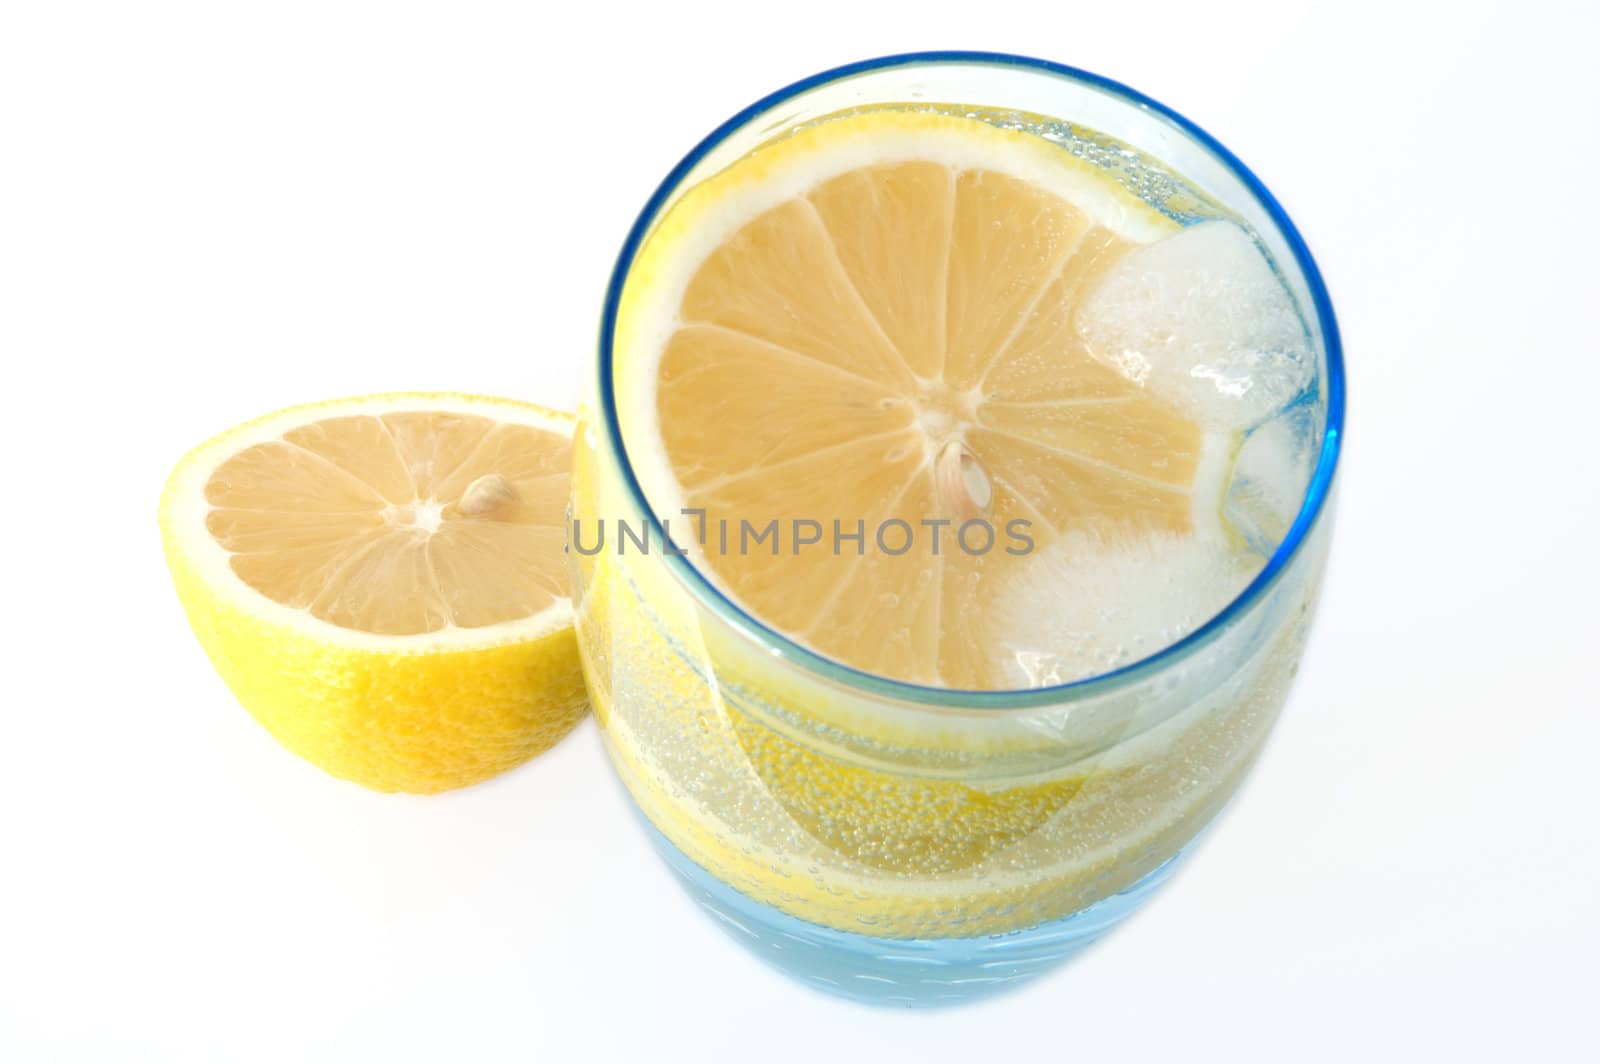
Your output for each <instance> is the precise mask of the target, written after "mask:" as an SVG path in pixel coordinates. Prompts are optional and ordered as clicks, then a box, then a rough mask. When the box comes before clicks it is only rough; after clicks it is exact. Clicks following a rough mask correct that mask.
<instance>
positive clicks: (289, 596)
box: [161, 395, 586, 792]
mask: <svg viewBox="0 0 1600 1064" xmlns="http://www.w3.org/2000/svg"><path fill="white" fill-rule="evenodd" d="M571 433H572V424H571V419H570V418H569V417H568V416H567V415H565V414H558V413H555V412H552V411H547V410H543V409H540V408H538V407H534V406H529V405H526V404H523V403H517V402H511V401H508V400H501V399H484V398H477V397H469V396H457V395H389V396H372V397H367V398H360V399H348V400H341V401H336V402H331V403H321V404H316V405H311V406H301V407H295V408H292V409H289V410H284V411H281V412H279V413H276V414H271V415H269V416H267V417H264V418H262V419H260V420H258V421H254V422H251V423H250V424H247V425H244V426H241V427H239V428H236V429H233V430H231V431H229V432H226V433H223V434H222V435H220V436H218V437H216V438H215V439H213V440H211V441H210V442H208V443H206V444H204V445H202V446H201V447H199V448H197V449H196V450H194V451H193V452H191V453H190V454H189V455H188V456H186V457H185V458H184V459H183V461H182V462H180V463H179V465H178V467H177V469H176V470H175V471H174V472H173V474H172V477H171V479H170V480H169V481H168V483H167V487H166V490H165V492H164V493H163V495H162V499H161V531H162V538H163V541H164V544H165V547H166V553H167V560H168V564H169V565H170V567H171V569H172V574H173V579H174V581H175V582H176V584H177V588H178V594H179V596H180V598H181V599H182V601H183V605H184V608H185V610H186V611H187V612H188V615H189V620H190V623H191V624H192V625H193V626H194V629H195V633H196V634H197V635H198V636H199V638H200V642H201V644H202V645H203V646H204V647H205V649H206V652H207V653H208V654H209V655H210V657H211V660H212V662H213V664H215V665H216V667H217V670H218V671H219V672H220V673H221V674H222V676H223V678H224V679H225V680H226V681H227V683H228V685H229V686H230V687H231V688H232V689H233V691H234V693H235V694H236V695H237V696H238V698H239V700H240V701H241V702H243V703H244V705H245V707H246V708H247V709H249V710H250V712H251V713H253V714H254V715H255V716H256V718H257V719H259V720H260V721H261V723H262V724H264V725H265V726H266V727H267V729H268V730H269V731H271V732H272V733H273V735H275V736H276V737H277V738H278V739H279V740H280V741H281V742H282V743H283V744H284V745H285V746H287V747H288V748H289V749H291V750H293V751H295V752H296V753H298V754H300V755H302V756H303V757H305V758H306V759H307V760H309V761H311V762H313V763H314V764H317V765H319V766H321V767H322V768H324V769H326V770H327V771H328V772H331V773H332V774H334V775H336V776H340V777H343V778H345V779H350V780H354V781H356V782H358V783H362V784H364V785H366V786H368V787H373V788H376V789H379V790H390V791H414V792H432V791H441V790H446V789H449V788H452V787H461V786H465V785H467V784H470V783H476V782H478V781H480V780H483V779H487V778H489V777H490V776H493V775H495V774H496V773H498V772H501V771H503V770H505V769H507V768H510V767H511V766H513V765H516V764H519V763H520V762H522V761H525V760H527V759H528V758H530V757H532V756H533V755H535V754H537V753H539V752H540V751H541V750H544V749H545V748H547V747H549V746H550V745H552V744H553V743H554V742H555V741H556V740H557V739H559V738H560V737H561V736H562V735H564V734H566V732H567V731H568V730H569V729H570V728H571V727H572V726H573V725H574V724H575V723H576V722H577V721H578V720H579V718H580V717H581V716H582V714H583V712H584V709H585V706H586V702H585V697H584V691H583V680H582V676H581V673H580V670H579V663H578V658H577V646H576V641H575V638H574V635H573V631H572V617H571V614H572V611H571V605H570V602H569V600H568V596H567V590H566V573H565V563H564V559H563V546H564V543H565V529H564V522H565V506H566V499H567V489H568V483H569V480H570V465H571Z"/></svg>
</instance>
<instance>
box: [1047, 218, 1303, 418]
mask: <svg viewBox="0 0 1600 1064" xmlns="http://www.w3.org/2000/svg"><path fill="white" fill-rule="evenodd" d="M1076 325H1077V330H1078V335H1079V337H1080V338H1081V339H1082V340H1083V342H1084V344H1085V346H1086V347H1087V349H1088V350H1089V353H1090V354H1091V355H1093V356H1094V357H1095V358H1097V359H1099V360H1100V361H1102V362H1104V363H1105V364H1106V365H1108V366H1110V367H1111V368H1113V369H1115V370H1116V371H1117V372H1119V373H1121V374H1122V375H1123V376H1124V377H1126V378H1127V379H1129V380H1131V381H1133V382H1135V383H1137V384H1141V385H1143V386H1144V387H1145V388H1147V389H1149V391H1150V393H1151V394H1153V395H1155V396H1158V397H1160V398H1163V399H1165V400H1167V401H1168V402H1171V403H1173V404H1175V405H1176V406H1178V407H1179V408H1181V409H1183V410H1185V411H1187V412H1188V413H1189V414H1190V416H1192V417H1194V418H1195V419H1196V420H1197V421H1198V422H1199V423H1200V424H1202V425H1204V426H1205V427H1207V428H1210V429H1218V430H1229V431H1239V430H1242V429H1246V428H1249V427H1251V426H1252V425H1257V424H1260V423H1261V422H1262V421H1264V420H1265V419H1266V418H1268V417H1269V416H1271V415H1272V414H1273V412H1275V411H1277V410H1279V409H1280V408H1282V407H1283V406H1284V405H1285V404H1286V403H1288V402H1289V401H1291V400H1292V399H1294V398H1295V396H1297V395H1298V394H1299V393H1300V392H1301V391H1302V390H1303V389H1304V388H1305V386H1306V385H1307V384H1308V383H1309V382H1310V380H1311V378H1312V375H1313V373H1314V372H1315V364H1314V362H1313V358H1312V351H1311V345H1310V343H1309V341H1308V339H1307V337H1306V332H1305V326H1304V324H1303V323H1302V322H1301V319H1300V316H1299V314H1298V313H1297V312H1296V311H1295V305H1294V300H1293V299H1292V298H1291V297H1290V295H1289V293H1288V292H1287V291H1286V290H1285V289H1284V287H1283V285H1282V283H1281V282H1280V281H1279V280H1278V275H1277V274H1276V272H1274V270H1273V268H1272V265H1271V264H1270V263H1269V262H1268V261H1267V259H1266V257H1265V256H1264V255H1263V254H1262V252H1261V250H1260V249H1259V248H1258V247H1257V246H1256V242H1255V241H1254V240H1253V239H1252V238H1251V237H1250V235H1249V234H1248V233H1246V232H1245V231H1244V230H1243V229H1241V228H1240V227H1239V226H1237V225H1235V224H1233V223H1232V222H1222V221H1213V222H1201V223H1200V224H1198V225H1194V226H1191V227H1189V228H1188V229H1185V230H1183V231H1182V232H1179V233H1176V234H1174V235H1172V236H1170V237H1167V238H1166V239H1164V240H1159V241H1157V242H1156V243H1154V244H1148V245H1146V246H1144V247H1141V248H1135V249H1134V250H1133V251H1131V252H1129V253H1128V254H1127V255H1125V256H1123V258H1122V259H1121V260H1119V261H1118V262H1117V263H1116V264H1115V265H1113V266H1112V267H1111V268H1110V269H1109V270H1107V271H1106V273H1105V276H1104V277H1102V278H1101V279H1100V280H1099V281H1098V282H1097V283H1096V284H1095V285H1094V286H1093V287H1092V288H1091V289H1090V291H1089V292H1088V293H1087V294H1086V296H1085V298H1084V301H1083V303H1082V304H1081V305H1080V306H1079V308H1078V313H1077V319H1076Z"/></svg>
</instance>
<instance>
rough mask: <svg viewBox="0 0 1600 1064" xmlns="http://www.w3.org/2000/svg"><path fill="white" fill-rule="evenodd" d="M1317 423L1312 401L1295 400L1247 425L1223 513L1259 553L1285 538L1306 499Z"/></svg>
mask: <svg viewBox="0 0 1600 1064" xmlns="http://www.w3.org/2000/svg"><path fill="white" fill-rule="evenodd" d="M1315 421H1316V419H1315V417H1314V410H1313V407H1312V406H1311V404H1310V403H1303V402H1302V403H1296V404H1295V405H1294V406H1291V407H1290V408H1289V409H1287V410H1285V411H1283V412H1282V413H1280V414H1278V415H1277V416H1276V417H1274V418H1273V419H1272V420H1271V421H1268V422H1267V423H1266V424H1264V425H1258V426H1256V427H1255V428H1254V429H1251V430H1250V434H1249V435H1248V436H1246V437H1245V441H1244V444H1243V446H1241V447H1240V448H1239V454H1238V457H1237V458H1235V459H1234V463H1233V475H1232V479H1231V480H1230V481H1229V483H1228V494H1227V496H1226V498H1225V499H1224V500H1223V515H1224V516H1225V517H1226V518H1227V520H1228V523H1229V524H1230V525H1232V526H1233V527H1234V528H1235V529H1237V530H1238V531H1239V533H1240V534H1241V535H1243V536H1244V538H1245V540H1246V541H1248V542H1249V544H1250V547H1251V549H1252V550H1255V551H1256V552H1258V553H1260V554H1262V555H1267V556H1270V555H1271V554H1272V552H1273V551H1274V550H1276V549H1277V547H1278V544H1279V543H1281V542H1283V537H1284V535H1285V534H1286V533H1287V532H1288V531H1289V526H1290V525H1291V524H1293V523H1294V519H1295V517H1296V516H1297V514H1298V513H1299V509H1300V502H1301V500H1302V499H1304V498H1305V493H1306V486H1307V485H1308V484H1310V482H1311V473H1312V470H1313V468H1314V467H1315V465H1316V460H1317V449H1316V423H1315Z"/></svg>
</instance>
